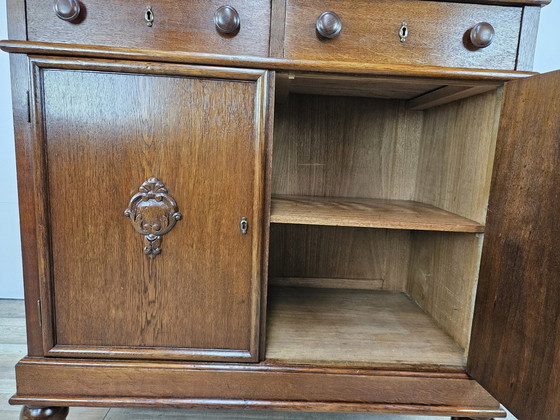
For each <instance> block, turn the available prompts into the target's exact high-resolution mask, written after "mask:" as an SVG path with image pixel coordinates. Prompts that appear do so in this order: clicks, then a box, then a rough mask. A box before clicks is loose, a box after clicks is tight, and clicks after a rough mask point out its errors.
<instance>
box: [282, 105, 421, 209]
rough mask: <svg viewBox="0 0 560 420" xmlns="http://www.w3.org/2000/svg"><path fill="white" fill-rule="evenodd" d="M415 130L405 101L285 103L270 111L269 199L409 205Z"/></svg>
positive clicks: (416, 119) (416, 117)
mask: <svg viewBox="0 0 560 420" xmlns="http://www.w3.org/2000/svg"><path fill="white" fill-rule="evenodd" d="M421 124H422V113H421V112H414V111H407V110H405V105H404V101H396V100H381V99H369V98H349V97H323V96H312V95H290V98H289V103H288V104H282V105H281V106H277V107H276V123H275V130H274V138H275V142H274V150H273V155H274V159H273V171H272V173H273V179H272V194H273V195H276V194H281V195H310V196H319V197H321V196H327V197H362V198H382V199H401V200H410V199H412V197H413V195H414V188H415V179H416V168H417V162H418V157H417V156H418V151H419V148H420V145H419V142H420V135H421ZM419 201H421V200H419Z"/></svg>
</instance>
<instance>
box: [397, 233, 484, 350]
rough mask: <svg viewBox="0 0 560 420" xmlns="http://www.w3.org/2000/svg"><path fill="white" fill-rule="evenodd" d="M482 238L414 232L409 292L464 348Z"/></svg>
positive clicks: (468, 333)
mask: <svg viewBox="0 0 560 420" xmlns="http://www.w3.org/2000/svg"><path fill="white" fill-rule="evenodd" d="M481 248H482V238H481V237H478V235H473V234H464V233H445V232H413V233H412V245H411V251H410V255H411V256H410V266H409V267H410V270H409V277H408V283H407V291H408V293H409V294H410V296H411V297H412V299H413V300H414V301H415V302H416V303H418V305H419V306H420V307H421V308H422V309H423V310H424V311H426V312H427V313H429V314H430V315H431V316H432V318H433V319H434V321H435V322H436V323H437V324H438V325H439V326H440V327H441V328H442V329H443V330H444V331H445V332H446V333H447V334H449V335H450V336H451V337H453V339H454V340H455V341H456V342H457V343H458V344H459V345H460V346H461V347H462V348H463V349H466V348H467V347H468V344H469V337H470V333H471V324H472V313H473V305H474V291H475V289H476V283H477V279H478V267H479V262H480V252H481Z"/></svg>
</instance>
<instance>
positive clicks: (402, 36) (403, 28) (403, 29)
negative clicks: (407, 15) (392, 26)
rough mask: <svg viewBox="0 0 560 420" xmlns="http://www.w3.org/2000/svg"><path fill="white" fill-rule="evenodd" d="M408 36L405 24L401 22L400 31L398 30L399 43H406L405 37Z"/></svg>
mask: <svg viewBox="0 0 560 420" xmlns="http://www.w3.org/2000/svg"><path fill="white" fill-rule="evenodd" d="M407 36H408V28H407V27H406V22H403V24H402V25H401V29H399V38H400V40H401V42H404V41H406V37H407Z"/></svg>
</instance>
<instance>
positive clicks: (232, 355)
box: [46, 345, 256, 362]
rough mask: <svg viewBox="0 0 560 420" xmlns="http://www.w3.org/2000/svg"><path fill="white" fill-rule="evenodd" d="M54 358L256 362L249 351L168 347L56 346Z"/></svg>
mask: <svg viewBox="0 0 560 420" xmlns="http://www.w3.org/2000/svg"><path fill="white" fill-rule="evenodd" d="M46 355H47V356H52V357H77V358H78V357H83V358H89V357H91V358H96V359H99V358H108V359H123V358H126V359H162V360H211V361H217V360H226V361H228V360H229V361H245V362H247V361H256V356H253V355H252V354H251V352H249V351H248V350H229V349H191V348H167V347H161V348H160V347H128V346H127V347H118V346H69V345H55V346H54V347H53V348H51V349H50V350H48V351H47V354H46Z"/></svg>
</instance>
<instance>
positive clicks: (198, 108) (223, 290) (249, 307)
mask: <svg viewBox="0 0 560 420" xmlns="http://www.w3.org/2000/svg"><path fill="white" fill-rule="evenodd" d="M34 66H35V82H34V83H35V86H36V93H35V94H34V98H37V105H38V109H37V110H36V112H35V113H34V115H35V121H36V124H37V125H38V126H39V127H44V130H43V131H38V134H37V141H38V144H37V150H38V157H37V161H38V162H40V160H39V159H40V156H41V155H42V154H43V153H44V157H45V159H46V162H47V164H46V167H41V172H40V173H39V178H43V179H47V178H46V176H47V174H48V184H46V185H45V186H44V189H43V190H42V191H43V192H45V193H47V192H48V198H49V200H48V202H47V203H46V204H45V206H46V212H47V213H46V215H48V218H47V216H46V215H45V216H44V217H45V221H44V222H43V223H42V224H41V226H44V228H43V229H44V231H43V232H42V234H43V235H44V236H45V237H48V238H49V239H48V241H49V243H50V244H51V245H50V246H51V248H50V249H49V251H47V248H46V247H45V246H44V248H43V252H44V255H43V257H42V259H40V261H41V265H42V266H43V271H44V274H43V276H44V278H43V280H42V281H43V284H44V291H43V293H42V296H43V299H44V304H43V315H44V316H43V318H44V320H45V328H44V339H45V343H46V345H47V350H48V351H49V354H52V355H55V354H60V355H65V356H81V357H100V356H103V357H124V356H126V357H131V358H136V357H138V358H149V357H155V358H202V359H204V358H208V359H224V358H225V359H253V360H254V359H255V358H256V357H257V353H256V352H257V347H258V346H257V340H258V331H259V322H258V319H259V299H260V287H261V276H260V271H261V259H260V258H261V253H260V249H261V247H262V237H261V235H262V231H261V223H262V217H263V214H262V213H263V210H262V206H263V200H264V197H263V191H262V188H263V182H264V171H263V165H264V162H263V160H264V151H265V149H266V140H265V136H266V129H265V127H264V119H263V118H264V110H263V109H261V107H262V106H263V99H264V97H265V96H266V94H267V92H268V87H267V84H266V73H265V72H262V71H252V72H251V71H245V74H243V72H239V71H236V70H231V71H229V70H228V69H214V70H212V69H203V68H198V69H197V68H194V69H191V68H189V67H182V68H181V67H180V66H179V67H176V68H173V67H168V66H161V65H159V66H158V65H153V66H152V67H151V69H152V70H151V71H147V70H146V66H144V65H133V64H127V63H120V66H121V67H120V72H119V73H115V72H111V70H112V68H111V66H106V67H104V63H100V62H91V61H90V62H87V61H85V60H84V61H82V62H80V63H79V64H76V63H74V64H70V63H68V62H67V61H65V60H59V61H58V62H57V61H56V60H45V61H44V62H43V61H41V60H40V59H39V60H36V61H34ZM127 66H128V67H127ZM67 67H70V68H71V69H69V68H67ZM76 67H78V69H76ZM127 68H128V69H129V70H130V71H132V72H133V73H130V74H126V70H127ZM138 69H144V73H134V72H135V71H138ZM123 72H124V73H123ZM201 73H202V74H204V73H205V76H202V75H201ZM228 73H229V74H228ZM224 75H225V76H226V78H223V76H224ZM193 76H198V77H193ZM115 97H120V98H127V99H128V100H126V101H125V100H122V101H120V102H119V104H118V106H115V102H114V98H115ZM139 104H141V106H139ZM178 104H181V106H180V107H179V106H178ZM187 104H188V106H187ZM154 110H157V112H155V111H154ZM233 157H236V158H233ZM152 175H157V176H159V177H161V179H162V180H165V181H166V185H167V186H168V188H169V190H170V193H171V194H172V195H173V196H174V198H175V199H176V201H177V203H179V207H180V208H181V211H182V213H183V220H181V221H179V222H178V223H177V225H176V226H175V228H174V230H173V232H171V233H170V234H168V235H166V237H165V248H164V251H163V252H162V254H161V255H159V256H158V257H157V258H156V259H148V258H146V256H145V255H143V254H144V253H143V252H142V249H141V248H142V246H143V244H142V238H141V237H140V235H138V234H137V233H136V232H135V231H134V229H133V228H132V227H131V226H130V223H129V221H128V220H127V219H126V217H124V215H123V212H124V209H125V208H126V206H127V204H128V200H129V199H130V197H131V196H132V194H134V193H135V192H136V191H137V190H138V186H139V183H141V182H143V181H142V180H144V179H146V178H147V177H150V176H152ZM228 180H229V181H228ZM38 197H44V195H38ZM86 215H87V217H84V216H86ZM241 216H246V217H247V218H248V219H249V221H250V230H249V233H248V234H247V235H241V233H240V231H239V220H240V218H241ZM78 220H79V222H77V221H78ZM108 232H109V234H108ZM224 244H227V246H224ZM230 247H232V248H235V249H236V253H235V254H232V253H231V252H230ZM47 252H49V253H47ZM47 273H52V277H51V276H50V275H49V274H47ZM51 297H52V302H49V300H48V299H49V298H51ZM84 306H85V307H87V308H88V310H87V311H84V310H83V308H84ZM49 327H50V328H52V332H50V331H49V329H50V328H49ZM50 334H53V337H52V338H50V339H49V335H50ZM49 342H52V345H55V346H54V348H52V349H49V348H50V345H49Z"/></svg>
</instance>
